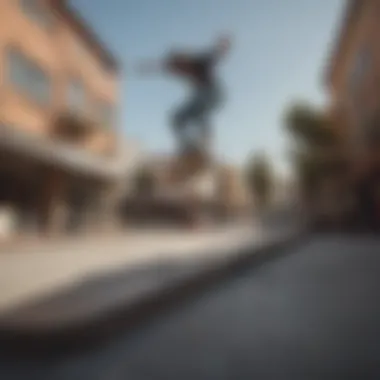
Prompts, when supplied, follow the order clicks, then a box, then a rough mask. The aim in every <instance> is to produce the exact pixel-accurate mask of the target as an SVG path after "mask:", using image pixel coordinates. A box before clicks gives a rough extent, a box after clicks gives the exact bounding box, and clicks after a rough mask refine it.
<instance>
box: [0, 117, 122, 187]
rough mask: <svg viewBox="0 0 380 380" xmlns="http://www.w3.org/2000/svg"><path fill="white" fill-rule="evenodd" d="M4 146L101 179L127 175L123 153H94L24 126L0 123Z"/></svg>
mask: <svg viewBox="0 0 380 380" xmlns="http://www.w3.org/2000/svg"><path fill="white" fill-rule="evenodd" d="M0 149H2V150H6V151H9V152H11V153H16V154H20V155H24V156H26V157H30V158H32V159H35V160H36V161H39V162H42V163H46V164H49V165H54V166H58V167H61V168H63V169H65V170H69V171H72V172H77V173H78V174H83V175H91V176H96V177H100V178H101V179H106V180H107V179H108V180H112V179H116V178H118V177H119V176H121V175H123V174H124V169H125V162H124V160H122V159H121V157H120V156H118V155H115V156H113V157H104V156H101V155H96V154H92V153H90V152H87V151H86V150H84V149H83V148H82V147H81V146H78V145H74V144H70V143H68V142H65V141H61V140H54V139H51V138H48V137H42V136H36V135H30V134H28V133H26V132H25V131H23V130H21V129H20V128H17V127H14V126H12V125H7V124H1V123H0Z"/></svg>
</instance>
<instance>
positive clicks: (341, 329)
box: [0, 237, 380, 380]
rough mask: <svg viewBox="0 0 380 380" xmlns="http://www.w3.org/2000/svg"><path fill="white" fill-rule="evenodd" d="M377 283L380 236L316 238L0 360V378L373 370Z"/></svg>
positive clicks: (365, 374)
mask: <svg viewBox="0 0 380 380" xmlns="http://www.w3.org/2000/svg"><path fill="white" fill-rule="evenodd" d="M379 290H380V243H378V242H377V241H376V240H374V239H371V238H363V239H361V240H356V239H354V238H352V239H350V240H347V239H341V238H339V237H330V238H318V239H315V240H313V241H312V242H310V243H308V244H306V245H305V246H304V247H302V248H299V249H297V250H296V251H294V252H293V253H292V254H290V255H288V256H286V257H283V258H281V259H278V260H277V261H276V262H272V263H268V264H266V265H265V266H262V267H261V268H258V269H253V268H251V269H249V268H248V269H247V270H246V271H245V272H244V273H240V275H239V276H238V277H236V278H235V279H232V280H230V281H229V282H228V283H225V284H224V285H223V286H219V287H217V288H214V289H213V290H210V291H209V292H207V294H204V295H203V296H202V297H200V298H199V299H197V300H195V301H193V302H191V303H188V304H187V305H185V306H183V307H181V308H180V309H179V310H177V311H175V312H171V313H170V314H168V315H166V316H162V317H161V318H160V319H158V320H156V321H155V322H154V323H151V324H150V325H149V326H145V327H143V328H141V329H140V330H139V331H135V332H134V333H132V334H131V333H129V334H125V335H123V334H121V335H120V338H119V339H118V340H117V341H114V342H112V343H111V344H109V345H107V346H104V347H100V348H94V350H93V351H92V352H87V353H83V354H81V355H76V356H75V355H72V357H69V358H60V359H56V360H50V361H45V362H43V363H41V362H23V361H18V362H17V363H5V362H3V363H2V364H1V365H0V378H1V379H23V378H25V379H41V380H42V379H70V380H73V379H83V380H85V379H92V380H95V379H99V380H100V379H107V380H108V379H110V380H113V379H115V380H116V379H128V380H140V379H141V380H143V379H176V380H177V379H197V380H200V379H207V380H210V379H218V380H219V379H234V380H235V379H239V380H241V379H292V380H294V379H314V378H315V379H322V378H323V379H326V378H328V379H330V378H331V379H339V378H360V379H363V378H379V376H380V306H379V302H378V299H379V297H378V294H379ZM0 362H1V360H0ZM375 374H376V375H377V376H374V375H375ZM370 375H373V376H374V377H372V376H370Z"/></svg>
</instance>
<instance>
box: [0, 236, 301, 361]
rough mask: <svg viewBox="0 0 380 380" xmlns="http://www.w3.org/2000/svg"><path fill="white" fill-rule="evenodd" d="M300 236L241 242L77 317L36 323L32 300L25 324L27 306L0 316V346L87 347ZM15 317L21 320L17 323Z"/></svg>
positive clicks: (274, 254) (37, 349)
mask: <svg viewBox="0 0 380 380" xmlns="http://www.w3.org/2000/svg"><path fill="white" fill-rule="evenodd" d="M306 238H307V234H301V233H297V234H291V235H287V236H283V237H281V238H279V239H277V240H275V241H271V242H267V243H264V244H262V245H260V246H253V247H252V245H250V246H247V247H243V248H241V249H240V250H238V251H237V252H234V254H231V255H228V256H226V257H224V258H222V259H220V260H217V259H214V260H209V261H208V262H206V263H205V262H202V263H201V264H199V265H196V266H194V267H193V268H191V269H190V270H188V271H187V272H185V273H182V274H180V275H178V276H173V278H171V279H170V280H169V281H163V282H162V284H161V286H156V284H154V286H150V287H149V286H148V287H146V288H144V289H142V290H141V291H140V292H138V293H137V294H136V295H135V296H134V297H129V298H128V295H127V294H126V296H125V298H124V300H123V292H121V294H120V297H118V301H117V302H116V301H115V302H114V303H113V304H109V305H108V306H107V307H103V308H101V309H98V310H96V311H95V312H94V310H93V309H92V310H91V308H90V309H89V310H88V313H87V315H86V314H84V316H83V315H82V316H81V317H80V318H77V319H75V318H68V319H66V320H65V319H64V318H63V320H61V321H60V320H59V318H55V317H54V313H53V314H51V318H50V320H49V318H47V319H45V320H44V321H43V323H41V319H40V321H39V322H38V305H37V318H36V317H35V316H36V307H35V306H33V305H31V307H32V308H33V307H34V312H35V315H34V320H33V318H31V319H32V320H31V321H30V322H29V323H23V322H22V321H24V322H25V321H28V319H29V318H28V308H23V309H20V310H18V311H17V310H15V311H14V312H13V313H9V314H8V315H6V316H3V317H2V318H0V350H4V351H5V353H8V354H12V353H17V354H21V353H25V354H28V355H31V354H42V353H44V352H45V353H49V355H51V354H53V353H61V352H63V351H65V350H70V351H72V350H74V349H82V348H84V347H86V346H89V347H91V345H93V344H95V343H99V342H100V341H104V340H105V339H110V338H112V337H113V336H115V334H117V333H118V332H119V331H120V330H121V329H122V330H123V331H126V330H128V329H132V328H136V327H138V326H139V325H140V324H141V323H144V322H146V321H147V320H148V319H149V318H152V317H154V316H157V315H158V314H159V313H162V312H164V311H167V310H168V309H170V308H171V307H175V306H178V304H179V303H180V302H185V301H188V300H189V299H190V298H191V297H195V296H197V295H199V293H200V292H202V291H205V290H206V289H207V288H208V287H210V286H212V285H216V284H218V283H220V282H222V281H223V280H225V279H226V278H227V277H228V276H232V275H236V273H237V271H239V270H242V269H244V268H246V267H247V266H251V267H252V265H254V266H260V265H262V264H264V263H266V262H268V261H270V260H273V259H276V258H279V257H281V256H283V255H285V254H286V253H290V252H292V251H293V250H294V249H295V248H296V246H297V245H298V244H301V243H302V242H304V240H305V239H306ZM82 286H85V284H83V285H82ZM80 290H81V289H80V287H78V288H74V289H72V290H71V291H72V292H73V294H75V292H80ZM122 290H123V289H122ZM82 296H83V294H82ZM89 296H91V295H89ZM60 297H61V296H60V295H59V294H58V295H56V296H55V298H54V299H52V300H50V302H53V304H54V302H56V303H58V304H59V302H60ZM74 300H75V297H74ZM75 302H80V298H79V299H76V300H75V301H73V302H72V303H71V305H70V303H69V304H67V307H68V308H70V307H71V308H75ZM42 314H43V311H42ZM42 314H41V313H40V317H42V320H43V319H44V318H43V317H44V316H43V315H42ZM20 316H21V318H20ZM17 320H19V321H21V322H19V323H17ZM36 321H37V322H36Z"/></svg>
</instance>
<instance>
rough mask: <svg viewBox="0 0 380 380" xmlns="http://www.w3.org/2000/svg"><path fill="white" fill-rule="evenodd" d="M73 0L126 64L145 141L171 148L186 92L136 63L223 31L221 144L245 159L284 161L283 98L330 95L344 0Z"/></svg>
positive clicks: (126, 110)
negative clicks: (141, 72) (327, 74)
mask: <svg viewBox="0 0 380 380" xmlns="http://www.w3.org/2000/svg"><path fill="white" fill-rule="evenodd" d="M73 3H75V7H76V8H77V9H78V10H79V11H80V12H81V13H82V14H83V16H84V17H85V19H86V20H87V21H88V22H90V23H91V25H92V26H93V27H94V29H95V30H96V31H97V33H98V34H99V35H100V37H101V38H102V40H103V41H104V42H106V43H107V44H108V45H109V46H110V49H111V50H112V51H113V52H115V53H116V55H117V56H118V57H119V59H120V60H121V63H122V66H123V68H124V75H123V83H122V89H121V95H122V110H121V112H122V115H121V123H122V129H123V131H124V132H125V134H126V136H131V137H132V138H134V139H137V140H139V141H140V142H141V143H142V145H143V146H145V147H146V149H149V150H152V151H155V152H160V151H165V152H166V151H171V150H173V140H172V138H171V135H170V129H169V127H168V123H167V112H168V111H170V110H171V109H172V107H173V106H175V105H176V104H179V103H181V100H182V98H184V97H185V96H186V90H187V89H186V87H184V86H183V84H182V83H181V82H177V81H176V80H175V79H174V78H169V77H149V78H141V77H138V76H137V75H136V74H135V73H134V72H133V71H134V70H133V69H134V67H135V65H136V62H138V61H140V60H141V59H144V58H156V57H160V56H162V55H163V54H164V53H165V51H167V49H169V48H172V47H174V48H175V47H179V48H181V47H189V48H191V49H196V48H198V47H199V48H200V49H202V48H206V47H207V46H210V45H211V44H212V42H213V40H214V38H215V37H216V36H217V35H218V34H219V33H220V32H229V33H231V34H232V36H233V39H234V44H235V45H234V48H233V51H232V54H231V56H230V57H229V58H228V59H227V60H226V61H225V63H224V64H223V65H222V66H221V67H220V70H219V75H220V77H221V78H222V80H223V85H224V86H225V88H226V89H227V91H228V103H227V104H226V106H225V107H224V108H223V110H222V111H221V112H220V114H219V115H218V116H217V117H216V119H215V127H216V128H215V131H216V135H217V151H218V152H219V154H223V155H224V156H225V157H226V158H228V159H229V160H231V161H233V162H235V163H238V164H239V163H242V162H243V161H244V159H245V158H246V157H247V155H248V154H249V153H250V152H252V151H257V150H265V151H267V152H268V153H269V154H270V155H271V157H273V159H274V160H275V162H276V163H277V165H279V167H284V165H283V161H284V160H285V152H286V138H285V136H284V135H283V133H282V132H281V117H282V111H283V109H284V107H285V106H286V105H287V104H288V103H289V102H290V101H292V100H293V99H298V98H305V99H308V100H310V101H313V102H316V103H321V102H323V101H324V94H323V86H322V84H321V77H322V69H323V66H324V63H325V61H326V57H327V56H328V52H329V43H330V42H331V40H332V38H333V37H334V34H335V32H336V27H337V21H338V20H339V17H340V13H341V11H342V5H343V3H344V1H343V0H109V1H105V0H75V1H73Z"/></svg>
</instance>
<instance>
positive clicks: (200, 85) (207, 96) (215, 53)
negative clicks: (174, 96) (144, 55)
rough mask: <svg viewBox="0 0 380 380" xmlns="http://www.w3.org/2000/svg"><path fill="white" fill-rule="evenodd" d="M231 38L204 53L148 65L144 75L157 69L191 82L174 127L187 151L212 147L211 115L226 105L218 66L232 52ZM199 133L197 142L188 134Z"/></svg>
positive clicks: (172, 56)
mask: <svg viewBox="0 0 380 380" xmlns="http://www.w3.org/2000/svg"><path fill="white" fill-rule="evenodd" d="M230 45H231V42H230V39H229V38H228V37H220V38H219V39H218V40H217V41H216V43H215V45H214V46H213V47H212V48H211V49H209V50H208V51H205V52H203V53H197V54H191V53H186V52H173V53H171V54H169V55H168V57H166V59H164V60H163V62H162V63H159V64H157V63H146V64H144V65H142V66H141V68H140V69H141V71H142V72H151V71H155V70H157V69H159V70H161V71H164V72H167V73H170V74H174V75H177V76H179V77H182V78H184V79H187V80H188V81H189V82H190V84H191V86H192V93H191V96H190V98H189V99H188V100H187V101H186V102H185V103H184V104H183V105H182V106H181V107H179V108H178V109H177V110H176V111H175V112H174V115H173V117H172V123H171V124H172V127H173V131H174V133H175V137H176V139H177V141H178V144H179V147H180V149H181V150H183V149H187V148H195V149H200V150H202V151H204V152H206V153H207V152H208V150H209V149H210V144H211V137H212V136H211V134H212V131H211V126H210V116H211V115H212V113H213V111H215V110H216V109H217V108H218V107H219V106H220V105H221V102H222V98H223V96H222V91H221V87H220V84H219V81H218V80H217V78H216V75H215V67H216V65H217V64H218V63H219V62H220V61H221V59H222V58H224V57H225V55H226V54H227V52H228V51H229V49H230ZM190 132H195V133H196V137H195V143H194V140H193V139H192V140H189V136H188V134H189V133H190Z"/></svg>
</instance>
